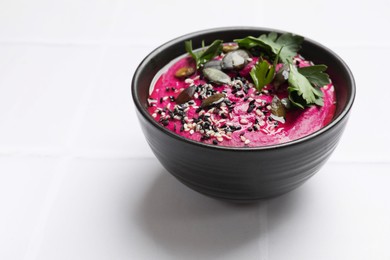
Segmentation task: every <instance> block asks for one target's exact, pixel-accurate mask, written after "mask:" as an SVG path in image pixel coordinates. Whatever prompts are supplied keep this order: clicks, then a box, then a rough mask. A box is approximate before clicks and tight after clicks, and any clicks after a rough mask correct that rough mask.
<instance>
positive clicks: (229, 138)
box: [222, 132, 232, 140]
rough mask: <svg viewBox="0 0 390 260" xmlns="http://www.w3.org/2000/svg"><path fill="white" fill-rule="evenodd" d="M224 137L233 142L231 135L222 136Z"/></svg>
mask: <svg viewBox="0 0 390 260" xmlns="http://www.w3.org/2000/svg"><path fill="white" fill-rule="evenodd" d="M229 133H230V132H228V134H229ZM222 136H223V137H225V138H226V139H228V140H231V139H232V138H231V137H230V136H229V135H227V134H226V135H222Z"/></svg>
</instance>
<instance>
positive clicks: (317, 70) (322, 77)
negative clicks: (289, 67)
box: [298, 64, 330, 87]
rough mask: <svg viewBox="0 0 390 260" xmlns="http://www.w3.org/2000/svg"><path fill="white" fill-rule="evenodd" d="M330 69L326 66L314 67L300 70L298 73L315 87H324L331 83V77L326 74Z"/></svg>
mask: <svg viewBox="0 0 390 260" xmlns="http://www.w3.org/2000/svg"><path fill="white" fill-rule="evenodd" d="M327 68H328V67H327V66H326V65H323V64H321V65H313V66H308V67H303V68H299V69H298V72H299V73H301V74H302V75H303V76H305V77H306V78H307V79H308V80H309V81H310V82H311V83H312V84H313V85H315V86H317V87H323V86H325V85H328V84H329V83H330V79H329V75H328V74H326V73H324V71H325V70H326V69H327Z"/></svg>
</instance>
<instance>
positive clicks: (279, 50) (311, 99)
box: [234, 32, 330, 109]
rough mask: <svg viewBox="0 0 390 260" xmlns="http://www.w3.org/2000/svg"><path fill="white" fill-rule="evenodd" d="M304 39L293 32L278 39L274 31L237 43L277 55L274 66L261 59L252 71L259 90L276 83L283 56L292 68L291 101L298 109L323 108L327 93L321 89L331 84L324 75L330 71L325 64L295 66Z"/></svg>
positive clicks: (285, 62)
mask: <svg viewBox="0 0 390 260" xmlns="http://www.w3.org/2000/svg"><path fill="white" fill-rule="evenodd" d="M303 40H304V38H303V37H301V36H298V35H293V34H291V33H285V34H282V35H280V36H278V34H277V33H275V32H271V33H269V34H268V35H267V34H263V35H260V36H259V37H258V38H256V37H253V36H248V37H245V38H243V39H236V40H234V41H235V42H237V43H238V45H239V46H240V48H245V49H252V48H254V47H258V48H260V49H261V50H262V51H263V52H264V53H266V54H268V55H269V56H271V57H272V56H275V59H274V65H269V63H268V62H267V61H264V60H263V59H262V58H261V57H260V60H261V61H260V62H259V63H258V64H256V65H255V66H254V67H253V68H252V70H251V72H250V75H251V77H252V79H253V82H254V84H255V86H256V88H257V90H259V91H260V90H261V89H262V88H263V87H264V86H265V85H267V84H269V83H271V82H272V81H273V79H274V76H275V67H276V64H277V60H278V59H279V57H280V60H281V61H282V62H283V63H284V64H287V65H288V68H289V76H288V84H289V87H288V88H287V90H288V93H289V99H290V101H291V103H292V104H294V105H295V106H296V107H299V108H302V109H303V108H305V107H307V106H311V105H318V106H323V105H324V101H323V93H322V91H321V90H320V87H322V86H324V85H326V84H329V83H330V79H329V75H328V74H326V73H324V71H325V70H326V69H327V67H326V66H325V65H314V66H309V67H304V68H297V67H296V66H294V65H293V64H292V61H293V58H294V57H295V56H296V55H297V52H298V51H299V49H300V48H301V44H302V42H303ZM275 61H276V63H275Z"/></svg>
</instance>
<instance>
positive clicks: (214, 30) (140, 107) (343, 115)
mask: <svg viewBox="0 0 390 260" xmlns="http://www.w3.org/2000/svg"><path fill="white" fill-rule="evenodd" d="M237 30H254V31H255V30H259V31H269V32H277V33H278V34H281V33H287V31H283V30H279V29H272V28H267V27H256V26H229V27H215V28H211V29H206V30H199V31H195V32H191V33H188V34H184V35H182V36H179V37H176V38H174V39H172V40H170V41H168V42H165V43H163V44H161V45H160V46H158V47H157V48H155V49H154V50H153V51H151V52H150V53H149V54H148V55H147V56H146V57H145V58H144V59H143V60H142V61H141V63H140V64H139V65H138V67H137V68H136V70H135V72H134V74H133V78H132V81H131V94H132V98H133V102H134V104H135V106H136V108H137V109H138V111H139V112H140V114H141V115H142V116H143V117H144V118H145V119H146V120H147V121H148V122H149V123H151V124H152V125H153V126H154V127H156V128H157V129H158V130H160V131H162V132H163V133H165V134H167V135H169V136H171V137H172V138H175V139H177V140H179V141H184V142H186V143H189V144H191V145H195V146H199V147H201V148H206V149H212V150H225V151H240V152H250V151H261V150H273V149H280V148H283V147H291V146H295V145H298V144H301V143H304V142H308V141H310V140H312V139H314V138H316V137H317V136H320V135H322V134H324V133H326V132H328V131H330V130H331V129H332V128H334V127H335V126H336V125H338V124H339V123H340V122H341V121H342V120H343V119H344V118H346V117H347V115H348V114H349V111H350V110H351V108H352V105H353V103H354V100H355V96H356V82H355V79H354V77H353V74H352V72H351V70H350V68H349V67H348V65H347V64H346V63H345V61H344V60H343V59H341V57H340V56H339V55H337V54H336V53H335V52H334V51H332V50H331V49H329V48H328V47H326V46H324V45H322V44H320V43H318V42H316V41H314V40H312V39H310V38H307V37H306V36H303V37H304V41H306V42H309V43H311V44H313V45H316V46H318V47H320V48H322V49H324V50H325V51H326V52H328V53H329V54H331V55H332V56H333V57H334V58H335V59H336V60H338V61H339V62H340V63H341V64H342V66H343V67H344V68H345V69H346V71H347V75H348V77H349V79H350V82H351V94H350V95H349V97H348V100H347V103H346V104H345V108H344V109H343V110H342V111H341V112H340V114H339V115H338V116H337V117H336V118H333V119H332V121H331V122H330V123H329V124H328V125H326V126H325V127H322V128H320V129H319V130H317V131H315V132H313V133H311V134H309V135H306V136H303V137H301V138H298V139H294V140H291V141H288V142H284V143H280V144H273V145H265V146H254V147H234V146H221V145H213V144H207V143H202V142H199V141H195V140H192V139H189V138H185V137H183V136H180V135H178V134H176V133H173V132H172V131H170V130H168V129H166V128H165V127H163V126H162V125H160V124H158V122H157V121H156V120H154V119H153V117H152V116H151V115H150V114H149V113H148V111H147V110H146V109H145V108H144V107H143V105H142V104H141V102H140V99H139V96H138V94H137V91H136V81H137V80H138V78H139V76H140V72H141V71H142V70H143V69H144V68H145V67H146V66H147V64H148V63H149V62H150V61H151V60H152V59H153V57H154V56H156V55H157V54H159V53H161V52H163V51H164V50H165V49H167V48H169V47H171V46H173V45H175V44H177V43H179V42H184V41H185V40H188V39H191V38H194V37H197V36H199V35H202V34H209V33H218V32H224V31H226V32H227V31H237ZM291 33H292V32H291ZM293 34H295V33H293ZM183 54H184V53H183ZM164 65H166V64H164Z"/></svg>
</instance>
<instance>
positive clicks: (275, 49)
mask: <svg viewBox="0 0 390 260" xmlns="http://www.w3.org/2000/svg"><path fill="white" fill-rule="evenodd" d="M234 41H235V42H237V43H238V45H239V46H240V48H246V49H251V48H253V47H256V46H258V47H260V48H261V49H262V50H264V51H266V52H268V53H269V52H272V53H273V54H274V55H277V54H278V53H279V51H280V59H281V60H282V61H283V62H284V63H288V62H289V61H291V60H292V58H293V57H295V56H296V55H297V52H298V50H299V49H300V48H301V44H302V42H303V37H302V36H299V35H293V34H291V33H284V34H282V35H280V36H279V37H278V34H277V33H276V32H270V33H269V34H268V35H267V34H262V35H260V36H259V37H258V38H256V37H253V36H248V37H246V38H243V39H236V40H234ZM282 47H283V49H282ZM281 49H282V50H281Z"/></svg>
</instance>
